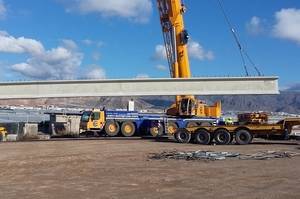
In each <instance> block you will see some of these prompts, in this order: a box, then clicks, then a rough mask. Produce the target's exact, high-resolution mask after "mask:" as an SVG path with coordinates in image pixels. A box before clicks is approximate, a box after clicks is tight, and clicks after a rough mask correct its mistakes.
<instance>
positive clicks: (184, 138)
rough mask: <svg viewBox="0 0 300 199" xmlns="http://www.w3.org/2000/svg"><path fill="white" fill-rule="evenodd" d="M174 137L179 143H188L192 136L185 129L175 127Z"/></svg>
mask: <svg viewBox="0 0 300 199" xmlns="http://www.w3.org/2000/svg"><path fill="white" fill-rule="evenodd" d="M174 137H175V140H176V141H177V142H179V143H189V142H190V141H191V138H192V136H191V134H190V133H189V132H188V131H187V130H186V129H177V131H176V133H175V135H174Z"/></svg>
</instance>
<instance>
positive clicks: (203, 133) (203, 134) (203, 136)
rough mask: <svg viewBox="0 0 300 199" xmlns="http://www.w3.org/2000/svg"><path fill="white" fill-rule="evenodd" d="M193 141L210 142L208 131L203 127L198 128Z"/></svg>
mask: <svg viewBox="0 0 300 199" xmlns="http://www.w3.org/2000/svg"><path fill="white" fill-rule="evenodd" d="M195 142H196V143H197V144H204V145H208V144H209V143H210V142H211V136H210V133H209V132H208V131H207V130H205V129H200V130H197V131H196V134H195Z"/></svg>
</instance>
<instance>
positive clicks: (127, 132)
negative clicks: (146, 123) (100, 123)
mask: <svg viewBox="0 0 300 199" xmlns="http://www.w3.org/2000/svg"><path fill="white" fill-rule="evenodd" d="M135 131H136V128H135V124H134V123H133V122H130V121H128V122H123V124H122V126H121V133H122V135H123V136H124V137H132V136H134V134H135Z"/></svg>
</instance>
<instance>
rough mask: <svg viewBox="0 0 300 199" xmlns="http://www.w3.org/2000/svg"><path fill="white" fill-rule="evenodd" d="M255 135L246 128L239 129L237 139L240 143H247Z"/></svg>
mask: <svg viewBox="0 0 300 199" xmlns="http://www.w3.org/2000/svg"><path fill="white" fill-rule="evenodd" d="M252 139H253V136H252V135H251V133H250V132H249V131H248V130H246V129H241V130H238V131H237V132H236V134H235V141H236V143H237V144H239V145H246V144H249V143H251V142H252Z"/></svg>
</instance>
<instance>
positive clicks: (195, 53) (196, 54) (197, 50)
mask: <svg viewBox="0 0 300 199" xmlns="http://www.w3.org/2000/svg"><path fill="white" fill-rule="evenodd" d="M188 52H189V55H190V56H191V58H194V59H198V60H200V61H204V60H213V59H214V58H215V56H214V53H213V52H212V51H207V50H205V49H204V48H203V47H202V46H201V45H200V43H198V42H195V41H191V42H189V44H188Z"/></svg>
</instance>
